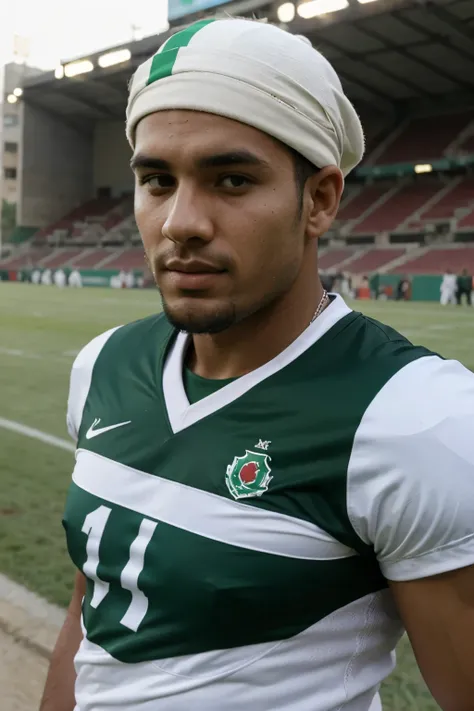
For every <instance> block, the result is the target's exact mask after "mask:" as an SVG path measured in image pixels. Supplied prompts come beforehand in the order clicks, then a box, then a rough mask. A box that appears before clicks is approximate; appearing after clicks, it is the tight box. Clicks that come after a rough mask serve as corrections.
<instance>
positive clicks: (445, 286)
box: [440, 269, 456, 306]
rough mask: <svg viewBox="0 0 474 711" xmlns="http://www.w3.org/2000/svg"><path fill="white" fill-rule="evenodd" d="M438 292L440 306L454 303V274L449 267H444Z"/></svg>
mask: <svg viewBox="0 0 474 711" xmlns="http://www.w3.org/2000/svg"><path fill="white" fill-rule="evenodd" d="M440 293H441V297H440V304H441V306H446V305H447V304H455V303H456V275H455V274H453V272H452V271H451V269H446V273H445V274H444V275H443V279H442V281H441V286H440Z"/></svg>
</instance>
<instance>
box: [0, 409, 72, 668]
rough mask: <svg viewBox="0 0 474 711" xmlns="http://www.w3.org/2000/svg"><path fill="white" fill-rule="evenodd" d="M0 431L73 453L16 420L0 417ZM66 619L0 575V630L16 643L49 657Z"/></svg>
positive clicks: (59, 441)
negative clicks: (0, 429)
mask: <svg viewBox="0 0 474 711" xmlns="http://www.w3.org/2000/svg"><path fill="white" fill-rule="evenodd" d="M0 428H3V429H5V430H9V431H10V432H16V433H17V434H21V435H24V436H26V437H31V438H32V439H36V440H38V441H40V442H44V443H45V444H50V445H52V446H53V447H57V448H58V449H64V450H66V451H68V452H74V451H75V446H74V444H73V443H72V442H68V441H67V440H66V439H62V438H61V437H55V436H54V435H50V434H47V433H46V432H42V431H41V430H37V429H35V428H34V427H28V426H27V425H23V424H21V422H15V420H7V419H6V418H4V417H0ZM65 616H66V612H65V610H63V609H62V608H60V607H58V606H57V605H52V604H51V603H50V602H48V601H47V600H45V599H44V598H42V597H40V596H39V595H36V593H34V592H32V591H31V590H28V588H25V587H24V586H23V585H19V584H18V583H16V582H14V581H13V580H10V579H9V578H7V577H6V576H5V575H2V574H1V573H0V629H2V630H3V631H5V632H7V633H8V634H9V635H11V636H12V637H13V638H14V639H16V640H17V641H18V642H20V643H23V644H24V645H25V646H27V647H29V648H30V649H32V650H33V651H35V652H36V653H37V654H39V655H41V656H43V657H46V658H48V657H50V655H51V653H52V651H53V647H54V644H55V641H56V638H57V636H58V633H59V630H60V628H61V625H62V624H63V622H64V619H65Z"/></svg>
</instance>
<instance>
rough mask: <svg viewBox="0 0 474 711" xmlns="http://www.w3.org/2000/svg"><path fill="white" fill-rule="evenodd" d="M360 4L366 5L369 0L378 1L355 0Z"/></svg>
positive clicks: (376, 0) (374, 0) (375, 0)
mask: <svg viewBox="0 0 474 711" xmlns="http://www.w3.org/2000/svg"><path fill="white" fill-rule="evenodd" d="M357 2H358V3H359V4H360V5H367V4H368V3H369V2H378V0H357Z"/></svg>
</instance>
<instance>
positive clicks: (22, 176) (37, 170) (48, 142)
mask: <svg viewBox="0 0 474 711" xmlns="http://www.w3.org/2000/svg"><path fill="white" fill-rule="evenodd" d="M22 123H23V140H22V145H21V151H20V156H19V164H20V166H21V169H20V171H19V176H18V178H19V190H18V192H19V198H20V199H19V205H18V223H19V224H20V225H26V226H32V227H45V226H47V225H50V224H51V223H53V222H56V221H57V220H59V219H60V218H61V217H63V216H64V215H66V214H67V213H68V212H70V211H71V210H73V209H74V208H75V207H78V206H79V205H81V204H82V203H84V202H86V201H87V200H90V199H91V198H92V197H94V190H93V178H92V176H93V140H92V139H93V136H92V133H90V134H86V133H82V132H79V131H77V130H76V129H74V128H73V127H72V126H69V125H67V124H65V123H63V122H62V121H61V119H60V118H59V117H57V116H53V115H52V114H50V113H47V112H45V111H43V110H42V109H40V108H38V107H35V106H32V105H30V104H27V103H24V102H23V103H22Z"/></svg>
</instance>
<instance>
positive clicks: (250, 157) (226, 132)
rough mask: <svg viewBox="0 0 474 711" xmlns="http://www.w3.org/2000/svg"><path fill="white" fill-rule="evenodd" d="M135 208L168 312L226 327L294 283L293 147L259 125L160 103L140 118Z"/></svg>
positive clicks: (181, 320) (192, 326)
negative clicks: (164, 108)
mask: <svg viewBox="0 0 474 711" xmlns="http://www.w3.org/2000/svg"><path fill="white" fill-rule="evenodd" d="M132 166H133V169H134V171H135V176H136V185H135V216H136V221H137V225H138V228H139V230H140V233H141V236H142V239H143V244H144V247H145V251H146V254H147V257H148V260H149V263H150V265H151V268H152V271H153V274H154V277H155V281H156V284H157V286H158V288H159V290H160V292H161V295H162V299H163V305H164V309H165V312H166V314H167V316H168V318H169V320H170V321H171V322H172V323H173V324H174V325H175V326H177V327H178V328H180V329H181V330H184V331H188V332H191V333H217V332H219V331H222V330H224V329H226V328H229V326H231V325H233V324H234V323H237V322H238V321H241V320H242V319H244V318H246V317H247V316H250V315H252V314H254V313H256V312H257V311H258V310H260V309H261V308H263V307H264V306H266V305H268V304H269V303H271V302H272V301H274V300H275V299H277V298H278V297H279V296H281V295H283V294H284V293H285V292H286V291H288V290H289V289H290V287H291V286H292V284H293V283H294V281H295V279H296V277H297V275H298V272H299V270H300V269H301V265H302V262H303V257H304V251H305V245H306V242H307V240H306V239H305V219H304V216H303V217H300V214H299V207H298V196H297V190H296V185H295V173H294V162H293V157H292V155H291V153H290V152H289V151H287V150H286V149H285V147H284V146H282V145H279V144H278V143H277V142H276V141H274V140H273V139H272V138H271V137H269V136H267V135H266V134H264V133H262V132H261V131H258V130H256V129H254V128H252V127H250V126H246V125H244V124H242V123H239V122H237V121H232V120H230V119H226V118H221V117H219V116H215V115H211V114H207V113H203V112H197V111H196V112H194V111H161V112H157V113H155V114H152V115H150V116H147V117H146V118H144V119H143V120H142V121H141V122H140V123H139V125H138V127H137V132H136V142H135V153H134V159H133V160H132Z"/></svg>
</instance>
